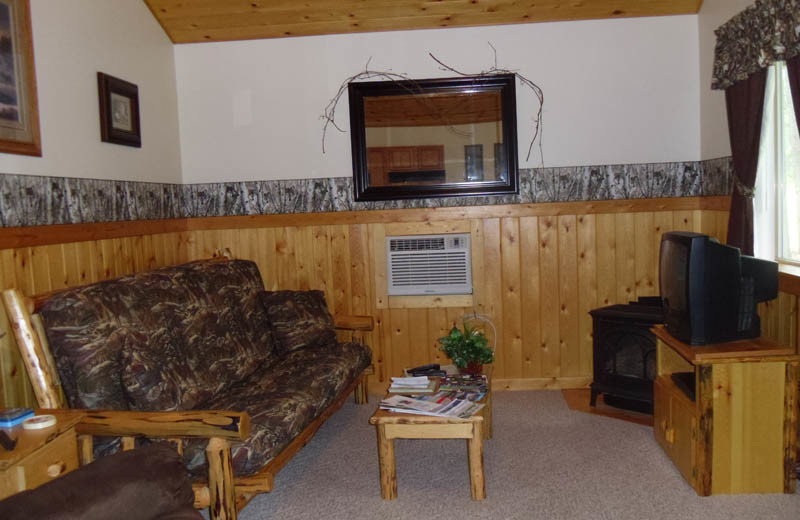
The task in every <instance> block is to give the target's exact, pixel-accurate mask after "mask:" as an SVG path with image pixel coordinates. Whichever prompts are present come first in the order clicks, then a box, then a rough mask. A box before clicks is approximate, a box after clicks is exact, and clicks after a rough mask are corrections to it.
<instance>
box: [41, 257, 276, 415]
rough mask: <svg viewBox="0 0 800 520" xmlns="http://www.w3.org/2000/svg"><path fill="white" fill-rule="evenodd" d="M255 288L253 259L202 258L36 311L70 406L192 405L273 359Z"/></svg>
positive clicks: (87, 290)
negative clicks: (208, 259) (40, 319)
mask: <svg viewBox="0 0 800 520" xmlns="http://www.w3.org/2000/svg"><path fill="white" fill-rule="evenodd" d="M263 288H264V287H263V284H262V282H261V276H260V274H259V272H258V268H257V267H256V265H255V264H254V263H253V262H249V261H244V260H232V261H227V262H203V261H201V262H193V263H189V264H184V265H179V266H171V267H165V268H162V269H157V270H154V271H149V272H144V273H137V274H133V275H129V276H125V277H122V278H118V279H116V280H108V281H104V282H99V283H96V284H92V285H88V286H84V287H78V288H74V289H70V290H68V291H65V292H63V293H59V294H57V295H55V296H53V297H52V298H50V299H49V300H48V301H47V302H46V303H45V304H44V305H43V307H42V309H41V311H40V312H41V315H42V317H43V319H44V323H45V329H46V331H47V337H48V340H49V342H50V346H51V348H52V350H53V354H54V357H55V359H56V364H57V368H58V371H59V374H60V376H61V380H62V384H63V387H64V392H65V394H66V395H67V399H68V401H69V403H70V406H71V407H73V408H108V409H116V410H125V409H128V408H129V407H132V408H133V409H138V410H169V409H175V408H177V407H180V408H189V407H195V406H198V405H199V404H200V403H202V401H205V400H207V399H208V398H210V397H211V396H212V395H214V394H215V393H216V392H219V391H220V390H222V389H223V388H224V387H226V386H228V385H231V384H234V383H236V382H237V381H240V380H242V379H244V378H246V377H247V376H249V375H250V374H251V373H253V371H255V370H256V369H258V368H260V367H262V366H267V365H269V364H270V363H272V362H274V356H273V343H272V335H271V332H270V330H269V325H268V323H267V317H266V312H265V311H264V309H263V306H262V305H261V304H260V302H259V300H258V296H257V295H258V293H259V292H260V291H262V290H263ZM151 397H152V398H153V399H154V400H153V401H149V399H150V398H151Z"/></svg>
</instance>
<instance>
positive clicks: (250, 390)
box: [184, 343, 372, 477]
mask: <svg viewBox="0 0 800 520" xmlns="http://www.w3.org/2000/svg"><path fill="white" fill-rule="evenodd" d="M371 362H372V354H371V351H370V349H369V348H368V347H366V346H364V345H361V344H358V343H338V344H337V343H332V344H328V345H325V346H317V347H308V348H303V349H299V350H295V351H294V352H291V353H289V354H288V355H287V356H286V357H285V358H283V359H281V360H280V361H279V362H277V363H276V364H274V365H272V366H271V367H270V368H269V370H267V371H256V372H255V373H253V375H252V376H250V378H249V379H248V380H247V381H244V382H242V383H240V384H239V385H237V386H236V388H231V389H229V390H228V391H227V392H225V393H224V394H220V395H218V396H216V397H214V398H213V399H211V400H210V401H209V402H208V403H206V406H207V407H208V408H210V409H214V410H239V411H244V412H247V413H248V414H249V415H250V437H249V438H248V439H247V441H245V442H242V443H233V444H232V459H233V470H234V474H235V475H237V476H242V475H248V474H252V473H255V472H257V471H258V470H260V469H261V468H262V467H264V465H265V464H267V463H268V462H269V461H270V460H272V459H273V458H274V457H275V456H276V455H278V454H279V453H280V452H281V450H283V449H284V448H285V447H286V446H288V445H289V443H290V442H292V440H293V439H294V438H295V437H296V436H297V435H298V434H299V433H300V432H302V431H303V429H304V428H305V427H306V426H308V424H309V423H311V422H312V421H313V420H314V419H316V418H317V416H319V415H320V414H321V413H322V412H323V411H324V410H325V409H326V408H327V407H328V406H329V405H330V404H331V403H332V402H333V401H334V400H335V399H336V397H337V396H338V395H339V394H341V392H342V391H343V390H344V389H345V388H347V387H348V386H349V385H350V384H351V383H353V381H355V379H356V377H358V375H359V374H361V372H362V371H363V370H364V369H365V368H366V367H368V366H369V365H370V363H371ZM186 444H187V445H186V446H185V448H184V456H185V459H186V460H187V465H188V466H189V468H190V470H191V472H192V473H193V474H194V475H196V476H198V477H204V476H205V475H207V472H206V471H207V470H206V467H205V454H204V452H203V450H204V449H205V443H204V442H203V441H202V440H198V441H188V442H187V443H186Z"/></svg>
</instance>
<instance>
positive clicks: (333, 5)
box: [144, 0, 703, 43]
mask: <svg viewBox="0 0 800 520" xmlns="http://www.w3.org/2000/svg"><path fill="white" fill-rule="evenodd" d="M144 2H145V3H146V4H147V5H148V7H149V8H150V10H151V11H152V12H153V14H154V15H155V17H156V19H158V21H159V23H160V24H161V26H162V27H164V30H165V31H166V32H167V34H168V35H169V37H170V39H172V41H173V42H174V43H197V42H212V41H231V40H250V39H260V38H284V37H289V36H310V35H318V34H342V33H357V32H373V31H395V30H408V29H434V28H438V27H468V26H477V25H502V24H517V23H532V22H551V21H565V20H590V19H601V18H626V17H639V16H666V15H678V14H695V13H697V12H698V10H699V9H700V6H701V5H702V3H703V0H525V1H521V0H144Z"/></svg>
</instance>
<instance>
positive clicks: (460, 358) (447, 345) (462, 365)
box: [438, 323, 494, 374]
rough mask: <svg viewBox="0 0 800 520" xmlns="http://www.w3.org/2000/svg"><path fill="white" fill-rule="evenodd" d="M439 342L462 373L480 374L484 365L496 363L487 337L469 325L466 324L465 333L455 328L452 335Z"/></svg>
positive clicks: (440, 339)
mask: <svg viewBox="0 0 800 520" xmlns="http://www.w3.org/2000/svg"><path fill="white" fill-rule="evenodd" d="M438 341H439V343H441V345H442V347H441V348H442V352H444V353H445V355H446V356H447V357H449V358H450V359H451V360H452V361H453V364H454V365H455V366H456V367H458V368H459V370H460V371H461V372H462V373H466V374H480V373H481V372H483V365H484V364H486V363H491V362H492V361H494V351H493V350H492V349H491V348H489V340H488V339H487V338H486V335H485V334H484V333H483V332H481V331H480V330H476V329H473V328H471V327H470V326H469V324H467V323H464V330H463V331H462V330H460V329H459V328H458V327H453V329H452V330H451V331H450V334H448V335H447V336H445V337H443V338H439V340H438Z"/></svg>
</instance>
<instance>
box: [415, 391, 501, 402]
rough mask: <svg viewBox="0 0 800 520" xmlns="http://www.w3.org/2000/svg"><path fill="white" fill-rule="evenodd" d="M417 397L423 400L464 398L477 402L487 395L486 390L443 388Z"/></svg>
mask: <svg viewBox="0 0 800 520" xmlns="http://www.w3.org/2000/svg"><path fill="white" fill-rule="evenodd" d="M416 397H417V399H421V400H423V401H433V402H439V401H443V400H444V399H463V400H467V401H473V402H477V401H480V400H481V399H483V398H484V397H486V392H472V391H458V390H441V389H439V391H438V392H436V393H434V394H430V395H419V396H416Z"/></svg>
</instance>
